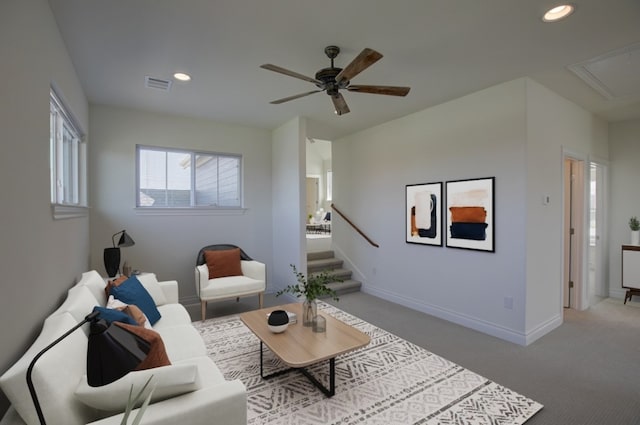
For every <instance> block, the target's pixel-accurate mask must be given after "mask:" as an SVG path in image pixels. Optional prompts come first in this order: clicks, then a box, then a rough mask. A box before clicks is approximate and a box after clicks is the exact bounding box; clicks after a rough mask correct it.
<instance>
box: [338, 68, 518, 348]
mask: <svg viewBox="0 0 640 425" xmlns="http://www.w3.org/2000/svg"><path fill="white" fill-rule="evenodd" d="M525 136H526V132H525V82H524V80H516V81H513V82H509V83H505V84H502V85H499V86H496V87H492V88H490V89H487V90H483V91H481V92H478V93H475V94H472V95H469V96H465V97H463V98H461V99H458V100H455V101H452V102H448V103H445V104H442V105H439V106H436V107H433V108H430V109H427V110H424V111H421V112H418V113H415V114H412V115H409V116H406V117H403V118H400V119H398V120H395V121H391V122H388V123H386V124H383V125H380V126H377V127H374V128H371V129H368V130H365V131H362V132H360V133H357V134H355V135H352V136H350V137H347V138H344V139H340V140H337V141H335V142H334V143H333V174H334V203H335V204H336V207H337V208H339V209H340V210H342V211H343V212H344V213H345V214H346V215H347V216H349V218H350V219H351V220H352V221H353V222H354V223H355V224H356V225H358V226H359V227H360V228H362V229H363V231H364V232H365V233H367V234H368V235H369V236H370V237H371V238H372V239H373V240H374V241H375V242H377V243H378V244H379V245H380V248H379V249H376V248H373V247H371V246H369V245H367V243H366V242H365V241H364V240H363V239H362V238H360V237H359V236H358V235H357V234H356V233H355V232H353V231H352V230H350V229H349V228H347V227H346V226H347V225H346V224H345V222H344V221H343V220H341V219H339V218H337V216H336V218H335V219H333V226H334V234H333V239H334V248H336V247H337V248H336V249H337V251H338V252H339V254H340V255H342V256H343V257H345V259H347V260H348V261H349V262H350V263H352V265H354V266H355V268H356V269H357V270H358V271H359V272H360V273H361V275H362V276H359V277H362V278H363V279H364V290H365V291H366V292H370V293H373V294H376V295H379V296H381V297H384V298H386V299H391V300H392V301H395V302H398V303H400V304H403V305H407V306H409V307H412V308H415V309H417V310H420V311H424V312H427V313H430V314H434V315H436V316H439V317H443V318H445V319H448V320H452V321H455V322H457V323H461V324H464V325H466V326H470V327H474V328H476V329H480V330H482V331H484V332H487V333H490V334H493V335H497V336H500V337H502V338H505V339H509V340H514V341H520V340H521V339H522V338H523V331H524V325H525V323H524V309H525V276H524V270H525V256H526V252H525V241H524V236H525V223H526V222H525V218H526V214H525V210H524V206H525V194H524V192H525V175H524V173H523V164H524V148H525ZM492 176H495V177H496V188H495V189H496V198H495V199H496V223H495V224H496V252H495V253H487V252H479V251H468V250H461V249H454V248H445V247H434V246H423V245H415V244H407V243H406V242H405V236H404V235H405V219H404V214H405V211H404V210H405V185H407V184H414V183H431V182H445V181H447V180H459V179H467V178H480V177H492ZM505 296H509V297H513V309H512V310H507V309H505V308H504V307H503V304H504V297H505Z"/></svg>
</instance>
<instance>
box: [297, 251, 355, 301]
mask: <svg viewBox="0 0 640 425" xmlns="http://www.w3.org/2000/svg"><path fill="white" fill-rule="evenodd" d="M342 266H343V261H342V260H340V259H338V258H335V256H334V252H333V251H320V252H309V253H307V275H308V276H313V275H314V274H317V273H321V272H323V271H324V272H327V273H329V274H330V275H334V276H336V277H337V278H338V279H340V282H331V283H328V284H327V286H328V287H329V288H331V289H333V290H334V291H336V294H337V295H338V297H339V296H340V295H342V294H347V293H349V292H358V291H360V287H361V286H362V282H360V281H357V280H353V279H351V274H352V273H351V270H348V269H345V268H343V267H342ZM327 297H328V295H326V296H322V297H320V298H327Z"/></svg>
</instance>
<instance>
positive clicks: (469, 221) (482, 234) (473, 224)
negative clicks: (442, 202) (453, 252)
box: [445, 177, 495, 252]
mask: <svg viewBox="0 0 640 425" xmlns="http://www.w3.org/2000/svg"><path fill="white" fill-rule="evenodd" d="M494 188H495V177H487V178H481V179H470V180H456V181H448V182H447V183H446V191H447V208H446V212H445V214H446V229H445V234H446V244H447V247H452V248H463V249H474V250H478V251H488V252H495V198H494Z"/></svg>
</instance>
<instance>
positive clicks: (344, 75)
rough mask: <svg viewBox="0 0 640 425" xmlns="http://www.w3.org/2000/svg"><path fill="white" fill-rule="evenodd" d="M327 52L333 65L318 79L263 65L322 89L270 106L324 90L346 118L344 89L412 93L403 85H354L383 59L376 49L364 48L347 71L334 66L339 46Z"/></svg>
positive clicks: (318, 75) (316, 75) (395, 94)
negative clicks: (352, 82) (355, 79)
mask: <svg viewBox="0 0 640 425" xmlns="http://www.w3.org/2000/svg"><path fill="white" fill-rule="evenodd" d="M324 53H325V54H326V55H327V57H328V58H329V59H331V66H330V67H328V68H322V69H321V70H320V71H318V72H316V74H315V78H311V77H307V76H306V75H302V74H298V73H297V72H293V71H290V70H288V69H285V68H282V67H279V66H277V65H272V64H264V65H261V66H260V67H261V68H263V69H267V70H269V71H273V72H278V73H280V74H284V75H288V76H290V77H294V78H298V79H300V80H304V81H307V82H310V83H313V84H315V85H316V87H318V90H312V91H309V92H305V93H300V94H296V95H293V96H288V97H284V98H282V99H278V100H274V101H272V102H270V103H272V104H280V103H284V102H288V101H290V100H294V99H299V98H301V97H305V96H309V95H310V94H313V93H319V92H322V91H324V92H326V93H327V94H328V95H329V96H331V101H332V102H333V106H334V107H335V113H336V115H344V114H346V113H348V112H350V110H349V106H348V105H347V102H346V100H345V99H344V96H342V93H340V90H347V91H352V92H356V93H370V94H382V95H386V96H406V95H407V94H408V93H409V90H411V88H410V87H400V86H371V85H351V79H352V78H353V77H355V76H356V75H358V74H360V73H361V72H362V71H364V70H365V69H367V68H368V67H370V66H371V65H373V64H374V63H376V62H377V61H379V60H380V59H382V54H380V53H378V52H376V51H375V50H373V49H369V48H365V49H363V50H362V52H360V54H359V55H358V56H356V58H355V59H354V60H352V61H351V62H350V63H349V65H347V66H346V67H345V68H344V69H343V68H336V67H335V66H334V63H333V60H334V59H335V58H336V56H338V54H339V53H340V48H339V47H338V46H327V47H326V48H325V49H324Z"/></svg>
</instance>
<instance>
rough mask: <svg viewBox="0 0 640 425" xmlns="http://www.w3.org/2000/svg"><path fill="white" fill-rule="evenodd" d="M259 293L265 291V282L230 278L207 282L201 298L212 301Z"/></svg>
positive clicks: (245, 278) (242, 277)
mask: <svg viewBox="0 0 640 425" xmlns="http://www.w3.org/2000/svg"><path fill="white" fill-rule="evenodd" d="M259 291H264V281H262V280H256V279H252V278H250V277H248V276H229V277H221V278H219V279H212V280H209V281H208V282H206V285H204V286H203V287H202V288H200V298H202V299H212V298H215V297H226V296H236V295H242V294H244V293H247V294H250V293H254V292H259Z"/></svg>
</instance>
